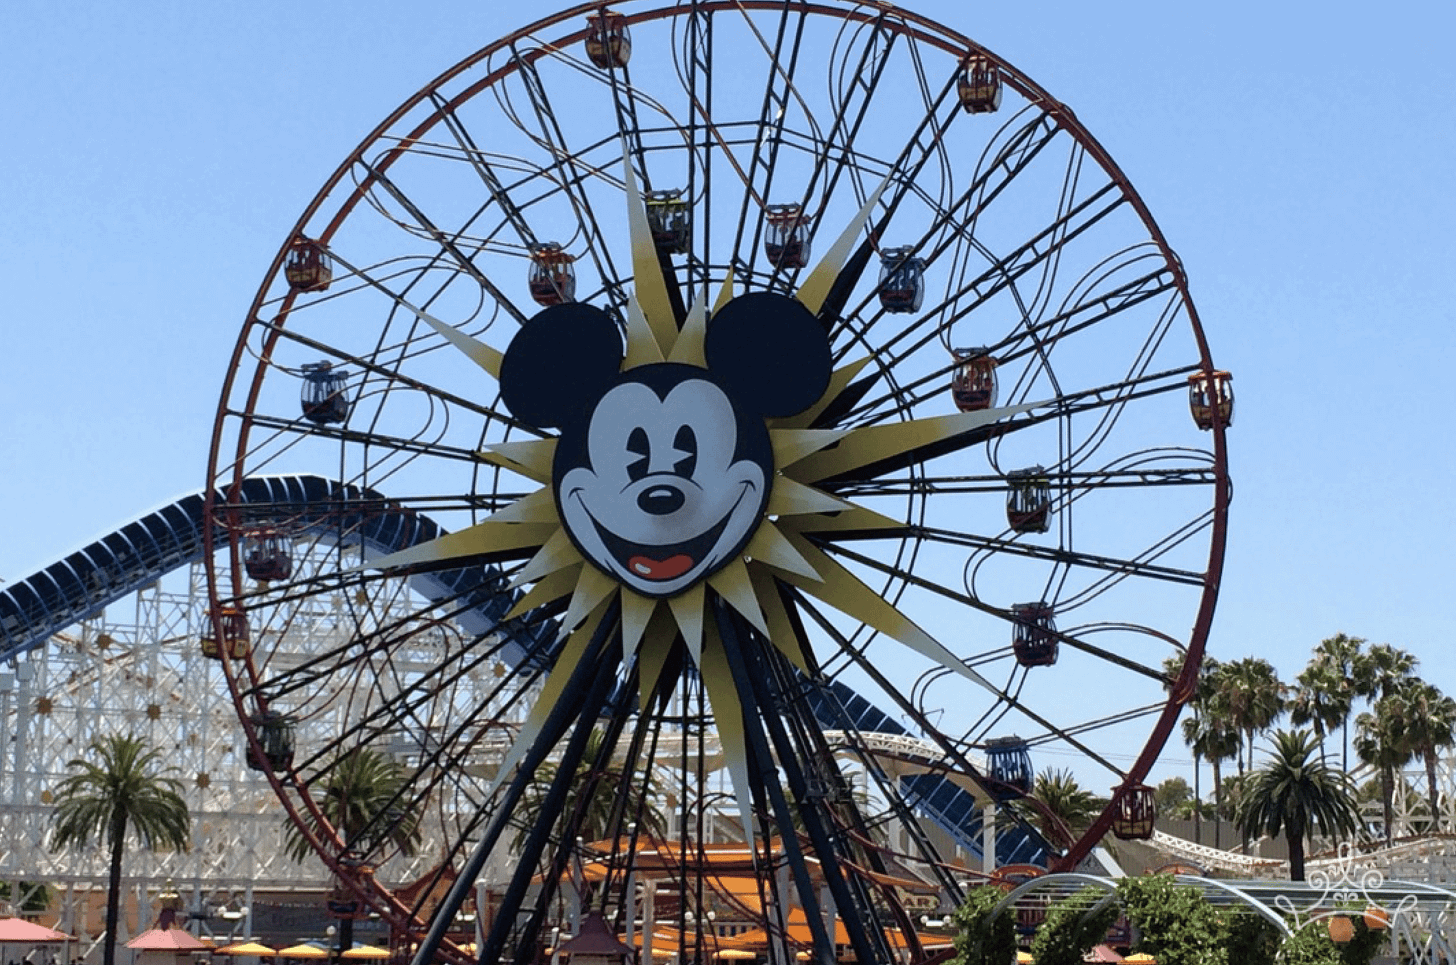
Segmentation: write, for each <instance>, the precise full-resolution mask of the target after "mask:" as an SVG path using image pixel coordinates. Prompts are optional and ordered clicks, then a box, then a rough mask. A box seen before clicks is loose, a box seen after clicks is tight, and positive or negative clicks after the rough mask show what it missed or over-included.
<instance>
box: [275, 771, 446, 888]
mask: <svg viewBox="0 0 1456 965" xmlns="http://www.w3.org/2000/svg"><path fill="white" fill-rule="evenodd" d="M406 783H407V778H406V775H405V772H404V768H402V767H401V766H400V765H399V764H398V763H397V762H395V761H394V759H392V758H391V757H389V756H388V755H386V754H384V753H381V752H380V751H377V750H375V749H374V748H372V747H363V746H361V747H355V748H353V749H351V750H348V751H345V752H344V753H342V754H340V755H339V756H338V757H337V758H336V759H335V760H334V763H333V764H332V765H331V766H330V767H329V768H328V769H327V771H325V773H324V775H323V793H322V795H321V796H319V797H318V798H317V799H316V801H317V803H318V807H319V811H320V812H321V813H322V814H323V817H324V820H325V821H327V822H328V824H327V826H328V827H329V828H332V829H333V830H334V831H335V832H337V833H338V835H339V837H340V838H342V839H343V845H344V847H345V848H347V849H350V850H354V851H359V852H361V853H367V852H370V851H372V850H374V849H375V848H377V847H378V846H380V845H383V844H388V845H390V846H393V847H394V848H395V849H397V850H398V851H399V852H401V853H402V854H406V855H412V854H414V853H415V849H416V848H417V847H419V843H420V821H419V814H418V810H417V809H416V808H414V807H413V806H412V802H411V801H410V800H409V799H408V796H407V793H406V791H407V789H406ZM307 822H308V825H309V830H310V831H311V832H312V834H313V835H314V836H315V837H317V838H320V839H322V840H324V841H329V840H330V839H331V838H332V837H333V833H332V832H330V831H328V830H326V828H325V826H324V824H322V823H320V822H319V821H318V820H317V819H316V818H314V817H312V816H310V817H309V818H308V819H307ZM284 841H285V844H284V847H285V849H286V850H287V853H288V856H289V857H290V858H292V859H293V860H294V861H303V860H304V859H305V858H307V857H308V856H309V855H310V854H312V853H313V847H312V845H310V844H309V840H308V837H307V836H306V835H305V834H304V833H303V831H302V830H300V829H299V828H298V826H297V825H294V824H293V823H292V822H289V823H286V824H285V825H284Z"/></svg>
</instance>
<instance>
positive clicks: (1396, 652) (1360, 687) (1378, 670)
mask: <svg viewBox="0 0 1456 965" xmlns="http://www.w3.org/2000/svg"><path fill="white" fill-rule="evenodd" d="M1418 663H1419V661H1418V660H1416V658H1415V657H1414V656H1413V655H1412V654H1410V653H1407V652H1406V651H1404V650H1402V649H1400V648H1399V647H1392V646H1391V645H1390V644H1388V643H1377V644H1376V645H1375V646H1373V647H1371V648H1370V649H1369V651H1367V652H1366V653H1365V654H1364V655H1363V656H1361V657H1360V658H1359V659H1358V660H1356V661H1355V663H1354V665H1353V667H1352V670H1351V675H1352V676H1353V677H1354V680H1355V690H1356V692H1357V693H1358V694H1360V696H1362V697H1364V698H1366V699H1367V700H1370V701H1376V700H1379V699H1380V698H1381V697H1387V696H1389V695H1390V694H1393V693H1394V692H1395V691H1396V690H1397V689H1398V688H1399V687H1400V686H1401V685H1402V684H1403V683H1404V682H1405V681H1406V680H1407V679H1409V678H1410V676H1411V675H1412V674H1413V673H1414V672H1415V669H1416V664H1418Z"/></svg>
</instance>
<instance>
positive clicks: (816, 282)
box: [799, 173, 894, 315]
mask: <svg viewBox="0 0 1456 965" xmlns="http://www.w3.org/2000/svg"><path fill="white" fill-rule="evenodd" d="M893 176H894V175H893V173H892V174H891V177H893ZM889 184H890V178H889V177H887V178H885V180H884V181H882V182H881V183H880V186H879V187H878V188H875V190H874V191H872V192H871V193H870V196H869V200H868V201H866V202H865V203H864V207H863V208H860V209H859V214H857V215H855V216H854V220H853V221H851V222H850V223H849V227H848V228H846V229H844V234H842V235H840V236H839V240H838V241H836V242H834V245H833V247H831V248H830V249H829V251H828V252H826V253H825V255H824V260H823V261H821V262H819V264H817V265H815V266H814V270H813V271H811V272H810V273H809V277H808V278H807V279H805V280H804V283H803V284H802V285H800V286H799V301H800V302H802V303H803V304H804V307H805V308H807V309H809V311H811V312H813V313H814V314H815V315H818V314H819V309H821V308H823V307H824V299H826V298H828V297H829V290H830V289H831V288H833V287H834V281H835V279H837V278H838V277H839V273H840V272H841V271H843V270H844V264H845V262H847V261H849V256H850V255H851V254H853V252H854V246H855V242H856V241H858V240H859V233H860V232H861V231H862V230H864V226H865V222H867V221H869V220H870V215H872V214H874V211H875V205H876V204H878V203H879V201H880V195H881V194H882V193H884V190H885V188H886V187H888V186H889Z"/></svg>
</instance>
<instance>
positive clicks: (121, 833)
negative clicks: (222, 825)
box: [51, 734, 190, 965]
mask: <svg viewBox="0 0 1456 965" xmlns="http://www.w3.org/2000/svg"><path fill="white" fill-rule="evenodd" d="M87 753H88V757H86V758H76V759H75V760H72V761H69V762H67V764H66V769H67V770H68V771H70V772H71V774H70V775H69V776H68V777H66V778H65V779H64V780H63V781H61V783H60V784H59V785H58V786H57V788H56V795H55V811H54V817H53V821H54V826H53V828H52V830H51V847H53V848H56V849H61V848H65V847H67V846H70V845H74V846H76V847H79V848H84V847H87V846H89V845H90V844H91V842H92V841H93V840H94V841H96V842H98V843H101V844H104V845H106V847H108V848H109V849H110V852H111V864H110V873H109V880H108V883H107V893H106V937H105V939H104V940H103V943H102V952H101V960H102V963H103V965H114V963H115V961H116V930H117V927H116V926H117V922H118V921H119V919H120V917H121V916H120V903H121V865H122V860H123V858H125V857H126V844H127V841H128V839H129V838H131V837H133V836H134V837H136V838H137V839H138V840H140V841H141V843H142V846H143V847H145V848H147V849H148V850H151V851H160V850H164V849H169V848H171V849H178V850H185V849H186V848H187V843H188V838H189V835H188V825H189V823H190V819H189V815H188V812H187V802H186V801H184V800H183V799H182V793H181V791H182V782H181V781H180V780H178V779H177V778H175V777H172V776H170V773H169V772H171V771H174V770H175V768H171V767H163V766H160V764H159V761H160V759H161V752H160V751H157V750H148V749H147V746H146V744H145V743H144V742H143V741H142V739H141V738H140V737H136V736H134V735H131V734H109V735H106V736H104V737H98V738H97V739H95V740H93V741H92V742H91V744H90V745H89V746H88V747H87Z"/></svg>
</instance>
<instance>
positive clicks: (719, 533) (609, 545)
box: [569, 483, 752, 583]
mask: <svg viewBox="0 0 1456 965" xmlns="http://www.w3.org/2000/svg"><path fill="white" fill-rule="evenodd" d="M751 491H752V489H751V487H750V486H749V485H748V484H746V483H745V484H744V486H743V490H742V493H741V495H740V496H739V499H738V501H737V502H735V503H734V504H733V508H732V509H731V510H729V514H728V515H727V516H724V517H723V518H722V519H721V520H719V521H718V523H717V524H716V525H714V526H712V527H711V528H709V529H708V530H707V531H706V532H704V533H703V534H702V535H700V536H695V537H693V538H691V539H687V540H683V541H681V542H677V543H670V544H667V545H661V544H644V543H637V542H633V541H631V540H627V539H623V538H622V537H620V536H618V535H616V534H615V533H613V532H611V531H610V530H608V529H607V528H606V527H604V526H603V525H602V524H601V523H599V522H598V521H597V520H596V519H592V517H591V512H590V510H589V509H587V507H586V506H585V505H582V511H583V512H584V513H585V514H586V516H587V518H588V519H591V523H592V526H593V528H594V529H595V531H596V535H597V537H598V538H599V539H600V540H601V541H602V545H603V546H604V547H606V550H607V553H608V554H609V555H610V556H611V558H612V560H613V561H614V562H615V563H616V564H617V568H618V570H619V572H624V573H627V574H631V575H632V576H635V577H638V578H640V579H643V580H651V581H653V582H654V583H660V582H663V581H668V580H676V579H678V578H679V577H681V576H683V575H685V574H687V573H689V572H691V571H692V569H693V568H694V567H696V566H697V565H698V564H699V563H702V562H704V561H707V560H710V558H711V557H712V555H713V551H714V550H715V549H718V548H719V543H720V541H721V540H722V538H723V533H724V531H725V530H726V529H727V528H728V524H729V523H730V522H732V521H733V519H734V516H735V513H737V511H738V508H739V506H741V505H742V504H743V501H744V500H745V499H747V498H748V495H749V493H750V492H751ZM670 494H671V495H670ZM577 497H579V494H577V493H571V494H569V498H577ZM644 497H646V498H645V499H644ZM685 498H686V497H685V496H684V494H683V491H682V490H681V489H679V488H677V487H674V486H669V485H660V486H654V487H652V488H650V489H647V490H644V491H643V492H642V494H641V495H639V497H638V503H639V505H640V504H642V503H644V502H648V503H649V504H651V503H652V502H654V501H656V504H657V505H658V506H659V507H661V506H665V505H668V504H673V503H675V504H678V505H681V504H682V503H683V502H684V501H685ZM651 511H652V510H650V509H649V510H648V512H651Z"/></svg>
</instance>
